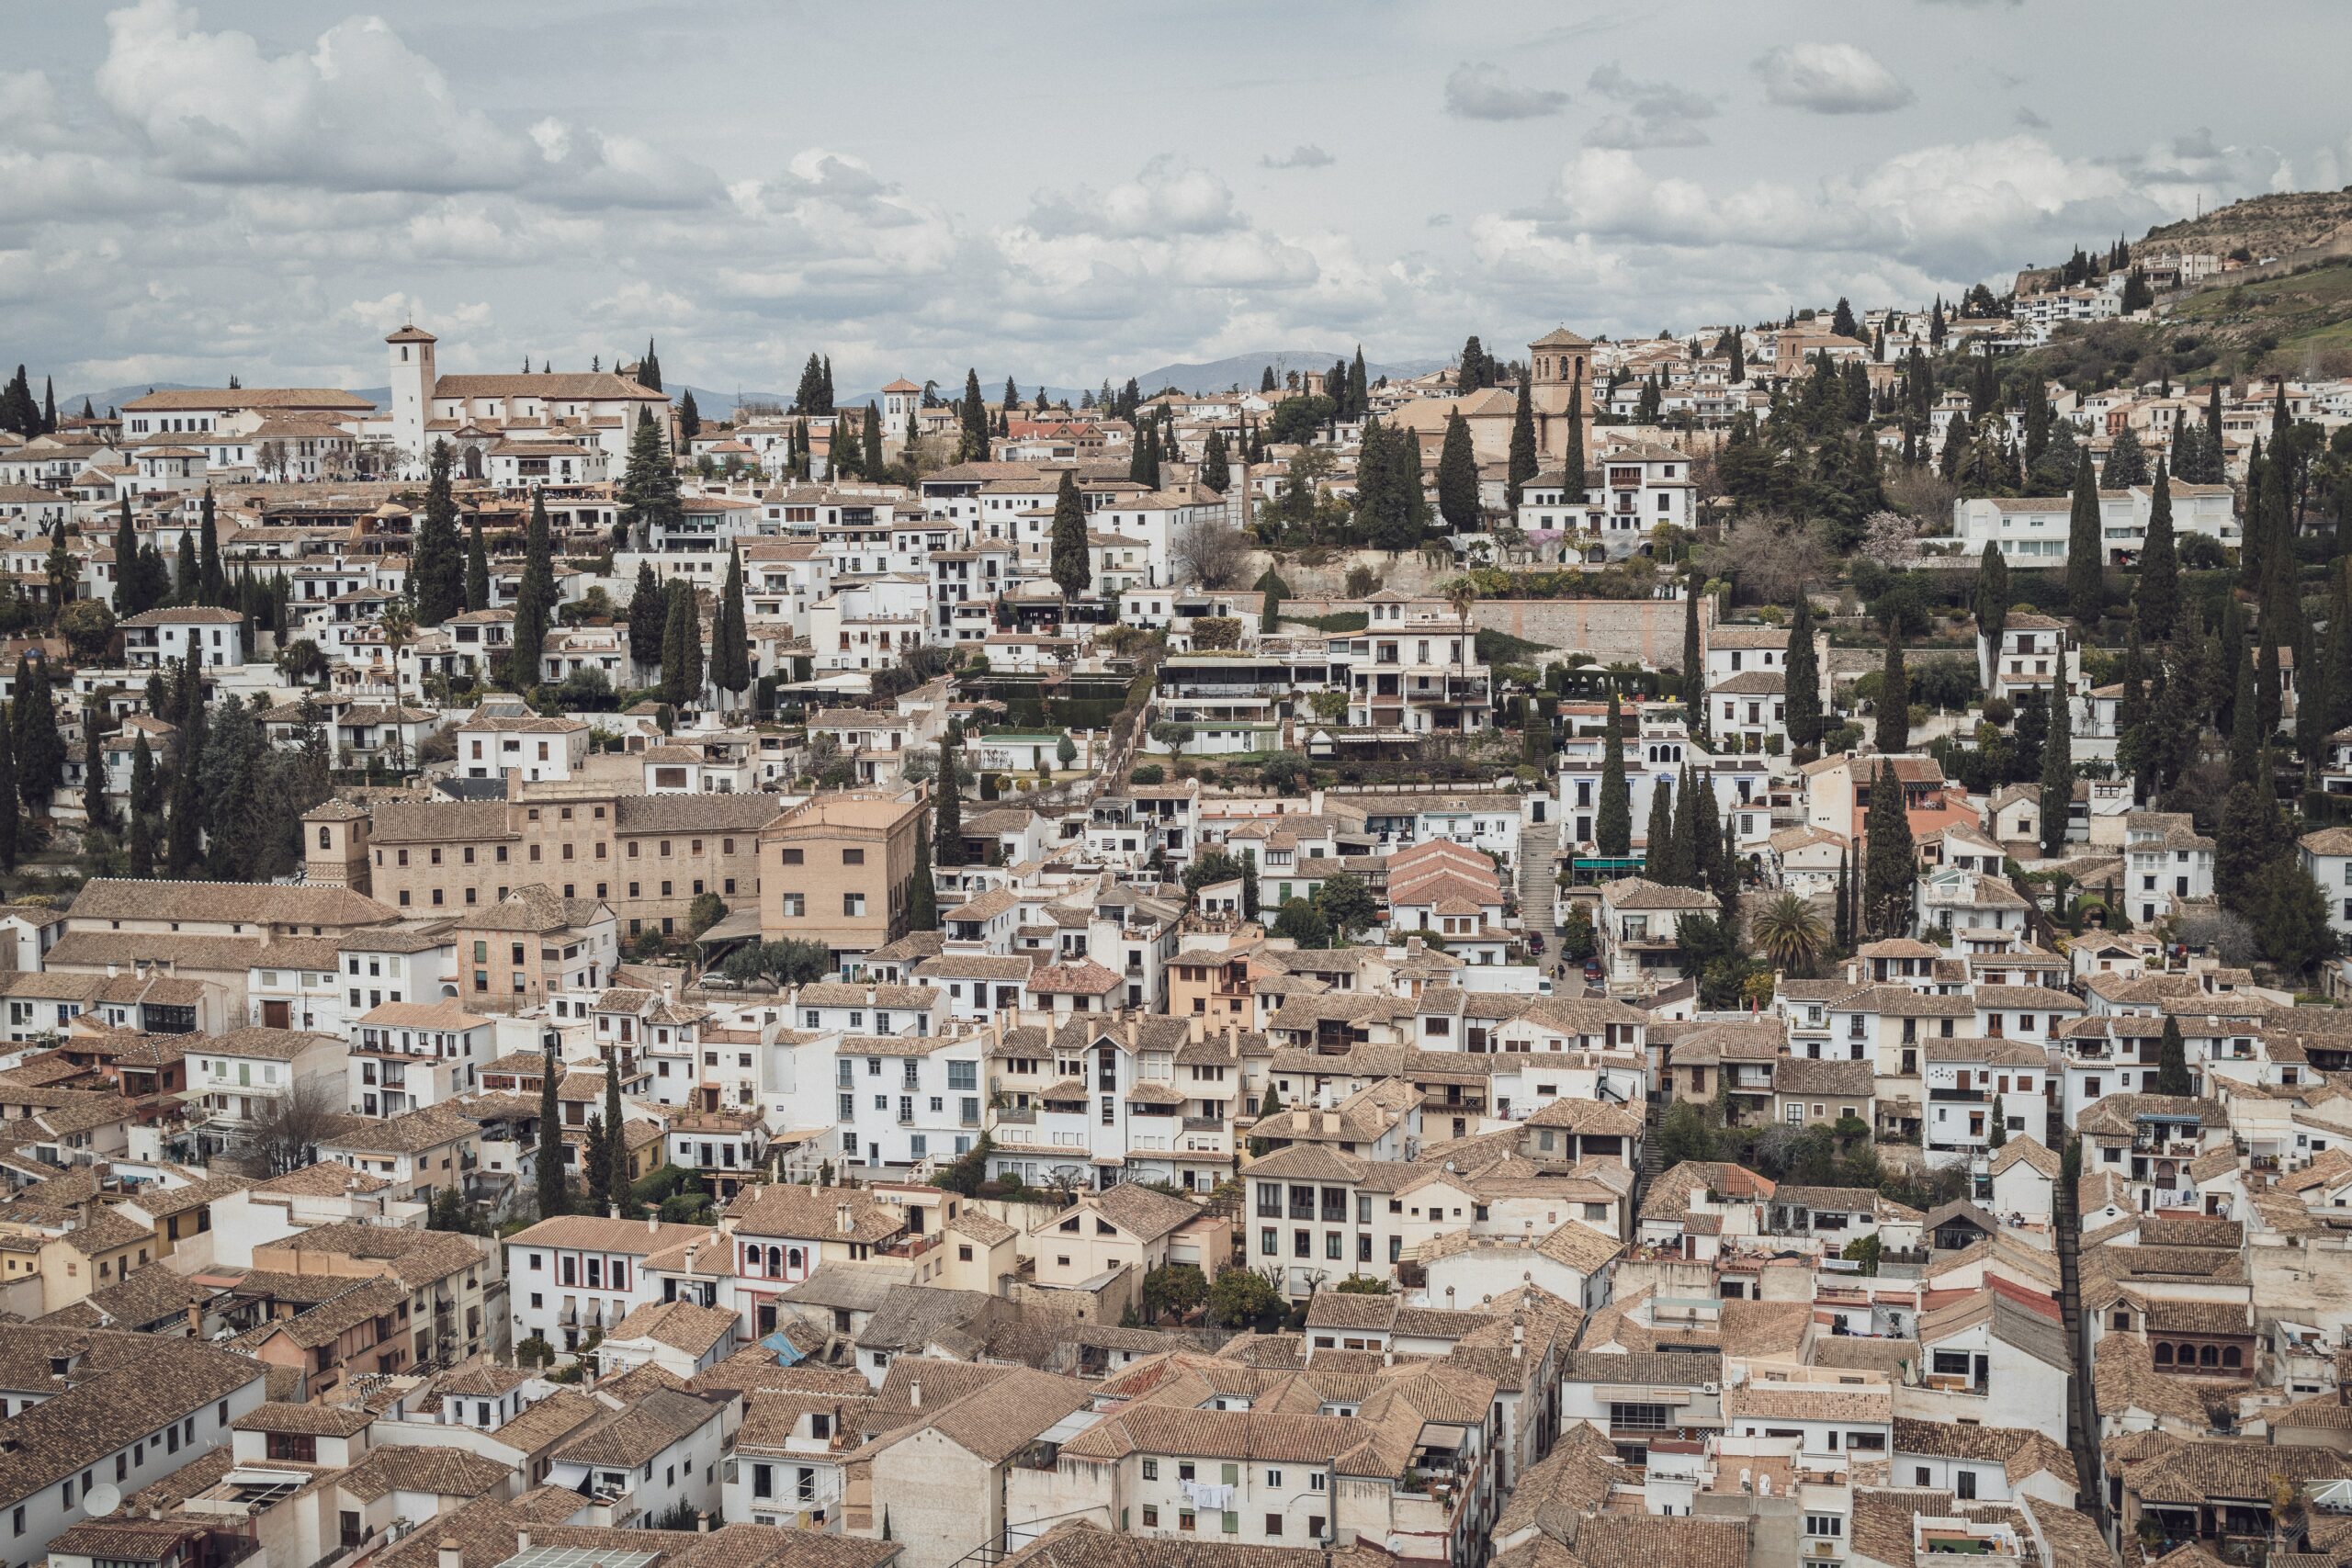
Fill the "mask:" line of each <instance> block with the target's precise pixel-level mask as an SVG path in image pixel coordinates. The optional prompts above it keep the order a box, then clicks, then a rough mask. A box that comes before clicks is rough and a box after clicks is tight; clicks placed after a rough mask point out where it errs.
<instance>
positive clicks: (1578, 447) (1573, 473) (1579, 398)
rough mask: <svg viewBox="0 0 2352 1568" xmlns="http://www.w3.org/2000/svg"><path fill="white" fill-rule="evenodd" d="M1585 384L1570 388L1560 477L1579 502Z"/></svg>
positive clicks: (1579, 383)
mask: <svg viewBox="0 0 2352 1568" xmlns="http://www.w3.org/2000/svg"><path fill="white" fill-rule="evenodd" d="M1584 468H1585V460H1584V383H1583V382H1581V381H1577V382H1573V383H1571V384H1570V386H1569V388H1568V428H1567V430H1566V433H1565V434H1563V435H1562V438H1561V446H1560V476H1561V478H1562V479H1564V480H1565V481H1566V484H1567V487H1568V493H1569V494H1570V495H1573V496H1576V497H1577V498H1578V499H1579V500H1581V499H1582V498H1583V496H1584Z"/></svg>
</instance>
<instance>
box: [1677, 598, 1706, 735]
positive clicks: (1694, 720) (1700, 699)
mask: <svg viewBox="0 0 2352 1568" xmlns="http://www.w3.org/2000/svg"><path fill="white" fill-rule="evenodd" d="M1700 592H1701V591H1700V586H1699V574H1698V573H1697V572H1696V571H1695V570H1693V571H1691V572H1690V573H1688V574H1686V575H1685V577H1684V579H1683V582H1682V671H1681V674H1682V681H1681V687H1682V691H1681V696H1682V706H1683V708H1684V709H1685V710H1686V712H1687V713H1688V714H1689V716H1690V718H1689V723H1690V726H1691V733H1692V734H1694V735H1695V734H1698V733H1699V732H1700V731H1702V729H1704V728H1706V721H1707V711H1706V710H1707V660H1706V656H1705V654H1703V653H1702V652H1701V651H1700V648H1699V599H1700Z"/></svg>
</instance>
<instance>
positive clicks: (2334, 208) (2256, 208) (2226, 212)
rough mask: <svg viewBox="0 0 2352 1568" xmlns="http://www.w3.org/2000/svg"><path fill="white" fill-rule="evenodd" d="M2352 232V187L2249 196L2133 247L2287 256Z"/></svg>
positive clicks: (2162, 227) (2161, 229) (2165, 227)
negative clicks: (2351, 230) (2238, 251)
mask: <svg viewBox="0 0 2352 1568" xmlns="http://www.w3.org/2000/svg"><path fill="white" fill-rule="evenodd" d="M2347 229H2352V188H2347V189H2345V190H2320V191H2291V192H2286V193H2283V194H2280V195H2276V196H2256V197H2247V198H2246V199H2245V200H2244V201H2233V202H2232V203H2230V205H2228V206H2227V207H2217V208H2215V209H2213V210H2212V211H2211V212H2208V213H2204V214H2201V215H2200V216H2199V217H2196V218H2189V219H2184V220H2181V221H2180V222H2177V223H2163V224H2159V225H2157V226H2156V227H2155V228H2153V229H2151V230H2149V231H2148V232H2147V235H2146V237H2145V238H2143V240H2141V241H2140V243H2139V244H2138V245H2136V246H2135V247H2133V248H2134V249H2137V250H2142V251H2186V252H2198V251H2204V252H2210V253H2211V254H2214V255H2228V254H2230V253H2231V252H2232V251H2234V250H2239V249H2243V250H2244V251H2245V253H2246V254H2247V255H2249V256H2251V257H2256V258H2260V257H2264V256H2286V255H2290V254H2293V253H2294V252H2296V251H2301V250H2308V249H2310V248H2311V247H2312V246H2313V245H2318V244H2324V243H2326V242H2327V241H2329V240H2330V239H2333V238H2335V237H2336V236H2338V235H2341V234H2343V233H2344V232H2345V231H2346V230H2347Z"/></svg>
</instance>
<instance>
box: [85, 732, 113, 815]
mask: <svg viewBox="0 0 2352 1568" xmlns="http://www.w3.org/2000/svg"><path fill="white" fill-rule="evenodd" d="M105 713H106V710H105V708H104V706H103V705H100V704H97V703H92V704H91V705H89V706H88V707H86V708H85V709H84V710H83V713H82V814H83V817H84V819H85V820H86V821H87V822H88V823H89V825H90V826H91V827H92V828H94V829H97V830H98V831H100V832H105V831H107V829H110V828H112V827H113V826H114V807H113V803H112V802H111V801H109V800H108V799H107V760H106V750H105V744H106V743H105V738H104V737H103V736H102V735H101V734H100V733H99V732H100V730H101V729H102V728H104V727H103V726H102V725H101V723H100V722H99V721H100V720H101V719H102V718H103V717H104V716H105Z"/></svg>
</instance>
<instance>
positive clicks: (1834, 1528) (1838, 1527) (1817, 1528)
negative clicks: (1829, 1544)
mask: <svg viewBox="0 0 2352 1568" xmlns="http://www.w3.org/2000/svg"><path fill="white" fill-rule="evenodd" d="M1804 1533H1805V1534H1807V1535H1825V1536H1829V1537H1831V1538H1833V1539H1835V1538H1837V1537H1839V1536H1842V1535H1844V1534H1845V1533H1846V1521H1845V1520H1844V1519H1842V1518H1840V1517H1838V1516H1837V1515H1836V1514H1807V1515H1806V1516H1805V1517H1804Z"/></svg>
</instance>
